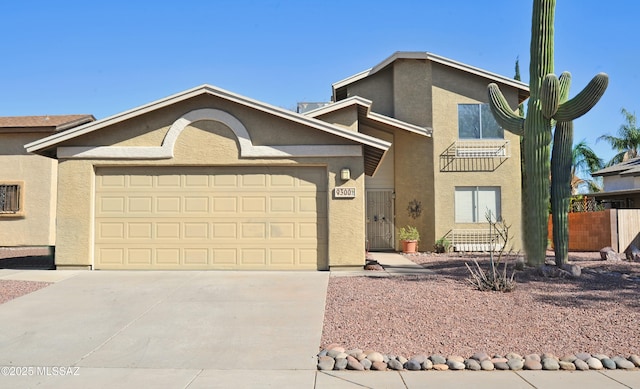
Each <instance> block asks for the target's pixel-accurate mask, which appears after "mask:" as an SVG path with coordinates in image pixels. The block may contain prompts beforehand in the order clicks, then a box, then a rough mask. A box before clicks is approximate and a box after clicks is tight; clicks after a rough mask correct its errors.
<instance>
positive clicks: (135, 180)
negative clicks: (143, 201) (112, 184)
mask: <svg viewBox="0 0 640 389" xmlns="http://www.w3.org/2000/svg"><path fill="white" fill-rule="evenodd" d="M127 178H128V182H129V185H128V186H129V188H143V189H148V188H153V177H151V176H127ZM122 181H123V183H124V182H125V181H126V180H122Z"/></svg>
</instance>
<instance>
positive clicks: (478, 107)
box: [458, 104, 504, 139]
mask: <svg viewBox="0 0 640 389" xmlns="http://www.w3.org/2000/svg"><path fill="white" fill-rule="evenodd" d="M458 138H460V139H504V130H503V129H502V128H501V127H500V126H499V125H498V122H496V119H495V118H494V117H493V114H492V113H491V108H490V107H489V104H458Z"/></svg>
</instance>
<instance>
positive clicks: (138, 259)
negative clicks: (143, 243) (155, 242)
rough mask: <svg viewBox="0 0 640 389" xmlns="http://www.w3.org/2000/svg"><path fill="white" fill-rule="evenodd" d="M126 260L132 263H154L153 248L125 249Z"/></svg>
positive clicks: (145, 264)
mask: <svg viewBox="0 0 640 389" xmlns="http://www.w3.org/2000/svg"><path fill="white" fill-rule="evenodd" d="M125 252H126V257H125V258H126V262H127V263H129V264H132V265H144V266H148V265H151V264H152V263H153V250H152V249H149V248H130V249H127V250H125Z"/></svg>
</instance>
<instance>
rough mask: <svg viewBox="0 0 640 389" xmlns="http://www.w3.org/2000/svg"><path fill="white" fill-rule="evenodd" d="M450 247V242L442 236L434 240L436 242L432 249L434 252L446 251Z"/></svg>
mask: <svg viewBox="0 0 640 389" xmlns="http://www.w3.org/2000/svg"><path fill="white" fill-rule="evenodd" d="M450 248H451V242H450V241H449V239H447V238H446V237H442V238H440V239H438V240H436V243H435V244H434V245H433V251H435V252H436V253H440V254H442V253H446V252H447V251H449V249H450Z"/></svg>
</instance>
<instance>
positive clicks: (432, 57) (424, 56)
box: [332, 51, 529, 102]
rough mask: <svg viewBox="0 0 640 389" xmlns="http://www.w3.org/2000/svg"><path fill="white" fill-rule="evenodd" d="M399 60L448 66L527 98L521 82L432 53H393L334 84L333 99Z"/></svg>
mask: <svg viewBox="0 0 640 389" xmlns="http://www.w3.org/2000/svg"><path fill="white" fill-rule="evenodd" d="M399 59H420V60H427V61H431V62H436V63H439V64H442V65H445V66H449V67H451V68H455V69H458V70H462V71H464V72H467V73H471V74H475V75H477V76H480V77H484V78H486V79H487V80H489V81H490V82H497V83H500V84H504V85H507V86H511V87H514V88H516V89H517V90H518V100H519V101H520V102H522V101H524V100H526V99H527V98H528V97H529V86H528V85H527V84H525V83H523V82H521V81H517V80H514V79H512V78H509V77H505V76H501V75H499V74H496V73H492V72H489V71H487V70H484V69H480V68H477V67H474V66H471V65H467V64H464V63H462V62H458V61H454V60H452V59H449V58H446V57H442V56H439V55H436V54H433V53H428V52H423V51H396V52H395V53H393V54H392V55H391V56H389V57H388V58H386V59H385V60H383V61H382V62H380V63H379V64H377V65H376V66H374V67H372V68H370V69H367V70H364V71H362V72H360V73H357V74H354V75H352V76H350V77H347V78H345V79H343V80H340V81H338V82H336V83H334V84H333V85H332V89H333V99H334V100H336V90H337V89H339V88H342V87H344V86H347V85H350V84H352V83H354V82H356V81H359V80H362V79H364V78H366V77H368V76H371V75H373V74H375V73H377V72H379V71H380V70H382V69H384V68H386V67H387V66H389V65H391V64H392V63H394V62H395V61H397V60H399Z"/></svg>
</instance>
